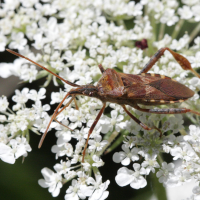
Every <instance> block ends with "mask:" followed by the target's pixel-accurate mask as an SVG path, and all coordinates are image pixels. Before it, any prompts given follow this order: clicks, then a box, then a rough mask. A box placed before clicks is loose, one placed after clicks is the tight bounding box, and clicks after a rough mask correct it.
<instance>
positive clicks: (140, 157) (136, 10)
mask: <svg viewBox="0 0 200 200" xmlns="http://www.w3.org/2000/svg"><path fill="white" fill-rule="evenodd" d="M41 2H42V3H41ZM41 2H39V0H26V1H24V0H15V1H13V0H5V1H4V3H2V4H1V5H0V17H1V19H0V51H4V50H5V48H6V46H8V47H9V48H11V49H17V50H18V51H19V52H20V53H21V54H22V55H24V56H26V57H28V58H30V59H32V60H34V61H35V62H37V63H40V64H41V65H42V66H44V67H46V68H47V69H48V70H50V71H52V72H54V73H56V74H59V76H61V77H63V78H64V79H66V80H68V81H71V82H76V84H79V85H86V84H90V83H92V84H94V85H95V84H97V82H98V80H99V78H100V76H101V73H100V70H99V68H98V64H100V63H101V64H102V65H103V67H104V68H105V69H106V68H114V69H116V70H118V71H119V72H123V73H129V74H137V73H139V71H140V70H141V69H142V68H143V67H144V66H145V64H146V63H147V62H148V61H149V59H150V56H152V55H153V54H154V53H156V51H157V50H158V49H160V48H162V47H165V46H168V47H170V48H171V49H173V50H176V51H178V53H180V54H183V55H184V56H185V57H187V58H188V60H189V61H190V62H191V65H192V67H193V68H194V69H197V68H199V67H200V37H199V36H197V34H198V31H199V29H200V23H199V22H200V12H199V10H200V2H199V0H182V4H183V6H182V7H179V1H177V0H171V1H167V0H161V1H159V0H141V1H140V2H139V3H135V2H134V1H127V0H76V1H74V0H66V1H63V0H41ZM184 22H188V23H190V22H192V23H193V24H195V26H196V27H194V30H193V31H191V33H190V32H189V30H188V32H186V33H185V34H184V35H181V32H180V31H181V28H182V27H183V26H184ZM169 26H170V27H171V28H172V27H173V28H174V31H173V32H172V34H170V35H169V34H167V31H165V30H166V29H167V28H168V27H169ZM157 30H159V31H157ZM178 35H181V37H180V38H177V36H178ZM140 40H144V41H147V43H148V45H147V46H146V47H147V49H145V50H143V48H137V45H136V43H135V42H136V41H140ZM28 42H29V43H28ZM191 42H193V43H192V46H191V45H190V46H189V44H191ZM29 44H31V46H30V45H29ZM146 47H145V48H146ZM32 48H34V49H36V50H37V54H34V53H32ZM0 70H1V73H0V76H1V77H3V78H6V77H8V76H10V75H15V76H18V77H19V78H20V79H21V80H23V81H29V82H32V81H34V80H37V79H39V78H41V77H45V76H47V79H46V82H45V83H44V86H48V84H49V82H50V81H51V80H52V81H53V82H54V84H55V85H59V83H60V82H59V81H57V79H56V77H52V74H49V73H48V72H47V71H44V70H41V71H38V70H37V69H36V67H35V66H34V65H32V64H31V65H30V63H29V62H28V61H27V60H25V59H22V58H17V59H16V60H15V61H14V63H9V64H8V63H1V64H0ZM149 72H150V73H151V72H152V73H157V74H164V75H166V76H169V77H172V78H174V79H176V80H177V81H179V82H181V83H182V84H184V85H186V86H188V87H189V88H190V89H192V90H193V91H194V92H196V94H195V95H194V96H193V97H192V98H191V99H190V100H188V101H186V102H184V103H183V107H189V108H191V109H193V110H197V111H200V106H198V105H199V104H200V101H199V95H198V94H197V92H198V91H199V89H200V79H198V78H196V77H191V76H187V75H188V74H189V72H188V71H184V70H182V68H180V66H179V64H178V63H177V62H176V61H175V60H174V58H173V56H172V55H171V54H170V53H169V52H167V51H166V52H165V54H164V55H163V57H162V58H161V59H160V60H159V61H158V62H157V63H156V64H155V65H154V67H153V68H152V69H151V70H150V71H149ZM63 84H64V87H65V89H64V90H62V89H60V91H59V92H53V93H52V94H51V102H50V104H55V103H60V102H61V101H62V100H63V98H64V96H65V95H66V94H67V92H68V91H69V90H70V89H71V88H72V87H71V86H69V85H67V84H66V83H63ZM15 93H16V94H15V95H14V96H13V98H12V100H13V101H14V102H15V103H16V104H15V105H14V106H13V108H12V110H11V109H10V108H9V107H8V105H9V103H8V101H7V99H6V97H0V113H1V115H0V122H1V124H0V130H1V131H0V158H1V160H3V161H4V162H8V163H14V162H15V160H16V159H17V158H18V157H20V156H24V157H25V156H27V152H30V151H31V147H30V145H29V134H31V131H32V132H34V133H37V134H38V132H42V133H44V132H45V130H46V127H47V124H48V123H49V121H50V116H49V115H48V113H47V111H49V110H50V105H42V102H41V100H42V99H44V98H45V93H46V89H44V88H41V89H40V90H39V91H38V92H37V91H36V90H29V89H28V88H24V89H22V91H21V92H20V91H19V90H16V92H15ZM27 101H32V102H34V103H33V105H32V108H27V107H26V103H27ZM67 102H68V100H66V101H65V102H64V105H66V103H67ZM170 106H172V107H176V105H170ZM76 107H79V109H75V108H76ZM101 107H102V103H101V102H100V101H99V100H97V99H91V98H88V97H84V96H80V97H78V100H74V101H73V102H72V104H70V106H68V107H66V108H65V109H64V110H63V111H62V112H61V113H60V114H59V115H58V116H57V118H56V120H57V122H52V123H51V126H50V129H51V128H54V129H55V130H56V136H57V142H56V144H55V145H54V146H53V147H52V152H53V153H54V154H55V157H56V159H58V158H61V159H62V160H61V162H60V163H57V164H55V165H54V170H55V171H52V170H50V169H48V168H44V169H42V175H43V176H44V179H40V180H39V184H40V185H41V186H42V187H44V188H48V191H49V192H50V193H51V194H52V196H54V197H56V196H58V195H59V193H60V189H61V188H62V186H63V184H65V183H66V182H68V181H71V186H70V187H69V188H68V189H67V190H66V195H65V200H68V199H70V200H78V199H85V198H88V199H89V200H104V199H106V198H107V197H108V194H109V192H108V191H107V188H108V185H109V183H110V181H109V180H107V181H105V182H103V181H102V179H103V178H102V176H101V173H100V171H99V169H98V168H99V167H101V166H103V165H104V162H103V160H102V159H101V158H100V156H101V155H102V154H103V152H104V151H105V150H106V148H108V146H109V145H110V144H111V142H112V141H113V137H114V136H113V135H115V136H116V135H118V134H124V135H127V134H129V135H128V136H126V137H125V139H124V137H123V138H122V137H120V138H119V139H117V140H116V143H120V142H122V140H123V143H124V144H123V145H122V150H123V151H121V152H117V153H115V154H114V155H113V160H114V162H116V163H121V164H122V165H124V166H125V167H122V168H120V169H119V170H118V172H117V175H116V177H115V179H116V182H117V184H118V185H120V186H126V185H129V184H130V186H131V187H132V188H134V189H139V188H143V187H145V186H146V185H147V181H146V175H149V173H151V172H152V173H155V172H156V176H157V177H158V179H159V181H160V182H161V183H163V184H164V185H180V184H182V183H184V182H187V181H190V180H191V179H192V178H194V179H195V180H197V181H198V183H199V181H200V179H199V177H200V172H199V164H200V163H199V160H198V158H199V156H200V155H199V152H198V151H199V149H200V148H199V144H200V141H199V134H200V128H199V127H198V126H195V125H191V126H190V127H189V129H190V131H189V133H188V135H187V136H184V137H183V136H177V133H179V132H180V133H181V134H184V133H186V132H185V131H184V126H183V123H184V121H183V116H182V115H176V116H174V115H156V114H146V113H142V112H140V111H137V110H134V109H132V108H131V107H128V106H127V108H128V110H129V111H131V112H132V111H133V112H134V116H135V117H137V118H138V119H139V120H140V121H142V122H143V123H145V124H146V125H148V126H149V127H159V129H158V130H156V129H153V130H151V131H146V130H143V129H142V128H141V126H139V125H138V124H136V123H135V122H134V121H133V120H132V119H130V117H129V116H128V115H127V114H125V113H124V110H123V109H122V108H121V107H120V106H119V105H115V104H112V103H111V104H109V108H110V109H111V111H110V113H109V114H105V115H103V116H102V117H101V118H100V120H99V121H98V123H97V125H96V127H95V128H94V130H93V132H92V134H91V136H90V139H89V142H88V144H89V145H88V148H87V151H86V155H85V162H84V163H81V159H82V151H83V148H84V146H85V142H86V139H87V136H88V131H89V128H90V127H91V125H92V124H93V122H94V120H95V118H96V116H97V114H98V112H99V111H98V110H99V109H100V108H101ZM163 107H164V106H163ZM146 108H147V107H146ZM61 109H62V108H61ZM61 109H60V110H61ZM187 116H188V118H190V120H191V121H192V122H193V124H199V121H198V118H195V117H193V116H192V115H191V114H187ZM61 123H62V124H63V125H64V126H62V125H61ZM66 126H67V127H69V128H70V129H68V128H67V127H66ZM72 130H73V131H72ZM160 131H161V132H162V134H161V132H160ZM186 131H187V128H186ZM101 133H103V134H106V135H105V137H104V138H103V139H102V136H101ZM112 133H113V134H112ZM174 134H176V135H174ZM73 140H76V141H77V143H76V145H72V143H71V141H73ZM113 149H114V147H112V146H111V147H110V148H109V149H107V152H109V151H111V150H113ZM163 152H165V153H169V154H170V155H171V156H172V157H173V159H174V160H177V159H182V161H183V162H182V165H181V166H180V167H178V168H175V166H174V164H173V163H166V162H165V161H163V160H162V159H161V156H160V154H161V153H163ZM66 158H67V159H66ZM131 162H134V164H133V169H134V171H133V170H130V169H128V168H127V166H128V165H129V164H131ZM138 162H139V163H138ZM105 165H106V164H105ZM199 190H200V189H199V188H198V187H196V188H194V190H193V193H194V198H198V195H199Z"/></svg>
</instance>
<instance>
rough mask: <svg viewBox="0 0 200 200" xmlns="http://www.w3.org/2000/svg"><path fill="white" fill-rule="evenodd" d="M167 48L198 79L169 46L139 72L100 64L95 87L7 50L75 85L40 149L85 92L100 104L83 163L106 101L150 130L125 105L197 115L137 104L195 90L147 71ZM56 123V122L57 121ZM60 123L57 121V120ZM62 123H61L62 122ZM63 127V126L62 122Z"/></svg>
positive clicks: (177, 98)
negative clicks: (124, 70)
mask: <svg viewBox="0 0 200 200" xmlns="http://www.w3.org/2000/svg"><path fill="white" fill-rule="evenodd" d="M166 50H168V51H169V52H170V53H171V54H172V55H173V57H174V58H175V59H176V61H177V62H178V63H179V64H180V66H181V67H182V68H183V69H184V70H190V71H191V72H192V73H193V74H195V75H196V76H197V77H199V78H200V75H199V74H198V73H197V72H196V71H195V70H194V69H192V67H191V65H190V63H189V61H188V60H187V59H186V58H185V57H183V56H182V55H180V54H178V53H176V52H174V51H172V50H171V49H169V48H167V47H164V48H161V49H160V50H158V52H157V53H156V54H155V55H154V56H152V57H151V59H150V60H149V62H148V63H147V64H146V65H145V66H144V68H143V69H142V70H141V71H140V73H139V74H137V75H134V74H124V73H119V72H116V71H115V70H114V69H109V68H108V69H106V70H105V69H104V68H103V66H102V65H101V64H99V65H98V66H99V69H100V71H101V73H102V77H101V78H100V80H99V81H98V84H97V86H94V85H77V84H75V83H72V82H70V81H67V80H64V79H63V78H62V77H60V76H58V75H57V74H55V73H53V72H51V71H50V70H48V69H47V68H45V67H43V66H41V65H40V64H38V63H36V62H34V61H32V60H30V59H29V58H27V57H24V56H22V55H20V54H18V53H16V52H14V51H12V50H9V49H7V51H9V52H10V53H12V54H14V55H16V56H19V57H22V58H25V59H26V60H29V61H30V62H32V63H34V64H35V65H37V66H39V67H40V68H42V69H44V70H46V71H48V72H49V73H51V74H53V75H54V76H56V77H57V78H59V79H60V80H62V81H64V82H65V83H67V84H69V85H71V86H74V87H76V88H73V89H71V90H70V91H69V92H68V93H67V94H66V96H65V97H64V99H63V100H62V101H61V102H60V104H59V105H58V106H57V108H56V110H55V111H54V114H53V116H52V117H51V120H50V122H49V124H48V126H47V128H46V131H45V133H44V134H43V136H42V138H41V140H40V143H39V148H40V147H41V145H42V143H43V141H44V138H45V136H46V134H47V131H48V129H49V126H50V124H51V122H52V121H53V120H55V121H57V120H56V117H57V116H58V115H59V114H60V113H61V112H62V111H63V110H64V109H65V108H66V107H67V106H69V105H70V103H71V102H72V101H75V97H76V96H77V95H84V96H89V97H95V98H97V99H99V100H101V101H102V103H103V107H102V108H101V110H100V111H99V113H98V115H97V117H96V119H95V120H94V122H93V124H92V126H91V127H90V129H89V133H88V137H87V140H86V143H85V147H84V150H83V156H82V162H84V157H85V153H86V149H87V145H88V140H89V137H90V135H91V133H92V131H93V130H94V128H95V126H96V124H97V122H98V121H99V119H100V117H101V115H102V113H103V112H104V109H105V107H106V102H111V103H116V104H119V105H121V106H122V108H123V109H124V111H125V112H126V113H127V114H128V115H129V116H130V117H131V118H132V119H133V120H134V121H135V122H136V123H138V124H139V125H140V126H141V127H142V128H143V129H145V130H151V129H152V128H150V127H148V126H147V125H145V124H144V123H142V122H141V121H140V120H139V119H137V118H136V117H135V116H134V115H132V114H131V113H130V112H129V111H128V110H127V109H126V106H125V105H129V106H131V107H133V108H135V109H137V110H140V111H143V112H148V113H157V114H180V113H187V112H190V113H193V114H196V115H200V113H199V112H196V111H194V110H190V109H187V108H168V109H145V108H141V107H139V105H138V104H142V105H163V104H173V103H180V102H183V101H185V100H187V99H188V98H190V97H192V96H193V95H194V92H193V91H192V90H190V89H189V88H188V87H186V86H184V85H182V84H181V83H178V82H176V81H175V80H173V79H171V78H169V77H167V76H164V75H159V74H152V73H147V72H148V71H149V70H150V69H151V68H152V67H153V65H154V64H155V63H156V62H157V61H158V59H159V58H160V57H161V56H162V55H163V54H164V52H165V51H166ZM69 96H70V97H71V99H70V100H69V102H68V103H67V104H66V105H65V106H64V107H63V108H62V109H61V110H60V111H58V110H59V108H60V107H61V106H62V104H63V102H64V101H65V99H66V98H67V97H69ZM57 122H58V121H57ZM58 123H60V122H58ZM62 125H63V124H62ZM63 126H65V125H63Z"/></svg>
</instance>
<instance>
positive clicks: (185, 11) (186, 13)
mask: <svg viewBox="0 0 200 200" xmlns="http://www.w3.org/2000/svg"><path fill="white" fill-rule="evenodd" d="M178 14H179V15H180V16H181V18H182V19H190V18H192V16H193V13H192V11H191V10H190V7H189V6H185V5H184V6H183V8H179V9H178Z"/></svg>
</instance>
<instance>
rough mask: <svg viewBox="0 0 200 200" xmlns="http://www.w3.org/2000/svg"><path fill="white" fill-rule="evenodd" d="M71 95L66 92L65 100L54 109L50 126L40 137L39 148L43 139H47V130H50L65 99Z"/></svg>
mask: <svg viewBox="0 0 200 200" xmlns="http://www.w3.org/2000/svg"><path fill="white" fill-rule="evenodd" d="M69 95H70V93H67V94H66V96H65V97H64V98H63V100H62V101H61V102H60V104H59V105H58V106H57V108H56V110H55V111H54V113H53V116H52V117H51V120H50V122H49V124H48V126H47V128H46V130H45V133H44V134H43V135H42V138H41V139H40V142H39V145H38V148H40V147H41V146H42V143H43V141H44V139H45V137H46V135H47V131H48V129H49V127H50V125H51V122H52V121H53V120H54V119H55V117H56V116H57V113H58V110H59V108H60V107H61V106H62V104H63V102H64V101H65V99H66V98H67V97H68V96H69Z"/></svg>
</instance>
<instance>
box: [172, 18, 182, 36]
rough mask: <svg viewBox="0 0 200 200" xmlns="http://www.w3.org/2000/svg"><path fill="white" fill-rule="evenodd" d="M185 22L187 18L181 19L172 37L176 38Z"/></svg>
mask: <svg viewBox="0 0 200 200" xmlns="http://www.w3.org/2000/svg"><path fill="white" fill-rule="evenodd" d="M184 22H185V20H183V19H181V20H179V22H178V24H177V25H176V26H175V28H174V31H173V33H172V39H175V38H176V37H177V36H178V34H179V32H180V30H181V27H182V26H183V24H184Z"/></svg>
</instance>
